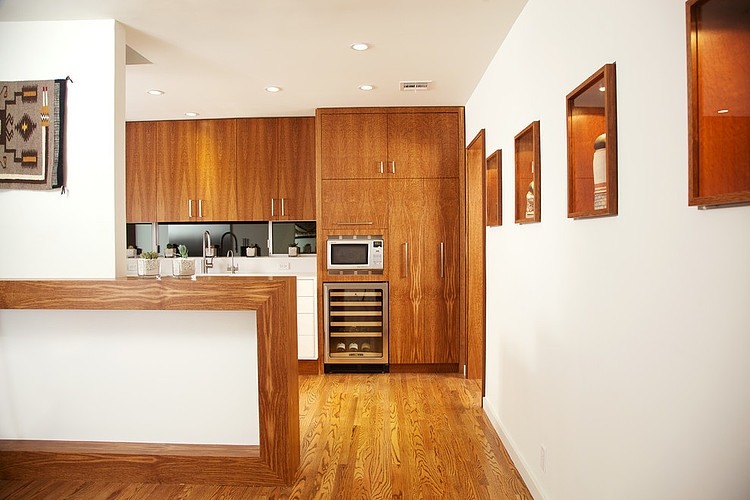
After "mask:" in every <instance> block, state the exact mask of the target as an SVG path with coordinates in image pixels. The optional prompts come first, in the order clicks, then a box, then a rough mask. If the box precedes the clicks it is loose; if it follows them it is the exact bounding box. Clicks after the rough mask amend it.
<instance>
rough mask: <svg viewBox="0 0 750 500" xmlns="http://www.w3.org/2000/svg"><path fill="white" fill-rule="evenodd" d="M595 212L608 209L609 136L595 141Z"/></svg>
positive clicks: (605, 135) (603, 135)
mask: <svg viewBox="0 0 750 500" xmlns="http://www.w3.org/2000/svg"><path fill="white" fill-rule="evenodd" d="M593 163H594V165H593V166H594V210H605V209H606V208H607V134H602V135H600V136H599V137H597V138H596V140H595V141H594V162H593Z"/></svg>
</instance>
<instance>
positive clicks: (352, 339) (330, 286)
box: [323, 282, 388, 373]
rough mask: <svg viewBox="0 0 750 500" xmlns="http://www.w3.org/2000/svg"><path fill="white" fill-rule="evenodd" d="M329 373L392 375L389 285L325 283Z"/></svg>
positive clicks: (326, 348)
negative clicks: (389, 343) (389, 334)
mask: <svg viewBox="0 0 750 500" xmlns="http://www.w3.org/2000/svg"><path fill="white" fill-rule="evenodd" d="M323 304H324V313H325V323H324V329H325V360H324V365H325V372H326V373H329V372H333V371H342V372H345V371H388V283H385V282H356V283H324V284H323Z"/></svg>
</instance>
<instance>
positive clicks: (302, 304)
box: [297, 277, 318, 359]
mask: <svg viewBox="0 0 750 500" xmlns="http://www.w3.org/2000/svg"><path fill="white" fill-rule="evenodd" d="M316 290H317V283H316V279H315V278H300V277H297V357H298V358H299V359H318V317H317V316H318V304H317V300H316Z"/></svg>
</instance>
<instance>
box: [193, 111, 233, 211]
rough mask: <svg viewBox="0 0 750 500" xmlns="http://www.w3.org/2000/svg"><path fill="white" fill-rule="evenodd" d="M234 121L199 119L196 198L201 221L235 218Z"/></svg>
mask: <svg viewBox="0 0 750 500" xmlns="http://www.w3.org/2000/svg"><path fill="white" fill-rule="evenodd" d="M236 125H237V123H236V120H233V119H230V120H200V121H198V125H197V131H196V134H197V139H196V146H195V147H196V163H195V166H196V178H195V179H196V193H197V194H196V197H197V198H198V217H199V219H200V220H204V221H231V220H237V149H236V138H237V136H236V134H237V126H236Z"/></svg>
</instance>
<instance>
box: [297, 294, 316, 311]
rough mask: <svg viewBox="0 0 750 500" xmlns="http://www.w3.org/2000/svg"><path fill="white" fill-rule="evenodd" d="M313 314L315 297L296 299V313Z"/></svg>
mask: <svg viewBox="0 0 750 500" xmlns="http://www.w3.org/2000/svg"><path fill="white" fill-rule="evenodd" d="M313 312H315V297H297V313H298V314H302V313H307V314H312V313H313Z"/></svg>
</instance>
